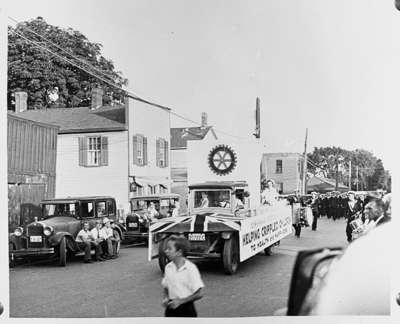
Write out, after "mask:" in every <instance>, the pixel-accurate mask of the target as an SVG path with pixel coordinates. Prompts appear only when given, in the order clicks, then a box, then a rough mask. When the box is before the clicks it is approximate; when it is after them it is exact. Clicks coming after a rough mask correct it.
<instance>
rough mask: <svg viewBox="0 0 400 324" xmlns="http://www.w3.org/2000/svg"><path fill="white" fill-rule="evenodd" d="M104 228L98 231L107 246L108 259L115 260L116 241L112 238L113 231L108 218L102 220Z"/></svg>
mask: <svg viewBox="0 0 400 324" xmlns="http://www.w3.org/2000/svg"><path fill="white" fill-rule="evenodd" d="M103 223H104V226H103V228H102V229H101V231H100V236H101V238H102V239H103V240H104V242H105V244H106V245H107V252H108V258H110V259H115V258H116V257H117V251H116V246H117V243H118V242H117V239H116V238H115V237H114V230H113V228H112V227H111V221H110V220H109V219H108V218H104V219H103Z"/></svg>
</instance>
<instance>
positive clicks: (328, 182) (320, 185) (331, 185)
mask: <svg viewBox="0 0 400 324" xmlns="http://www.w3.org/2000/svg"><path fill="white" fill-rule="evenodd" d="M307 188H308V190H311V189H313V190H315V191H321V190H325V191H326V190H328V191H329V190H334V189H335V188H336V181H335V180H334V179H328V178H322V177H317V176H314V177H312V178H311V179H309V180H308V181H307ZM338 190H340V191H343V190H344V191H346V190H348V187H347V186H345V185H344V184H343V183H338Z"/></svg>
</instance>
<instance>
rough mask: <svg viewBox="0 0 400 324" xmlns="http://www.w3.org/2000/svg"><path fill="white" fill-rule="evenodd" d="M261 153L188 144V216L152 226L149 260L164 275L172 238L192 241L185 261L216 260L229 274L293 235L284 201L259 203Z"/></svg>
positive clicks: (254, 148) (250, 147)
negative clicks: (153, 262) (156, 261)
mask: <svg viewBox="0 0 400 324" xmlns="http://www.w3.org/2000/svg"><path fill="white" fill-rule="evenodd" d="M263 150H264V149H263V147H262V146H261V145H260V144H259V143H257V142H254V143H253V142H251V143H249V142H243V143H231V142H230V143H226V142H223V141H218V140H208V141H191V142H189V143H188V152H187V154H188V157H189V158H188V185H189V186H188V190H189V195H188V212H187V213H186V214H183V215H180V216H179V217H170V218H165V219H161V220H158V221H157V222H155V223H154V224H152V225H151V226H150V228H149V250H148V259H149V261H150V260H152V259H155V258H158V261H159V266H160V268H161V270H162V271H163V270H164V267H165V265H166V263H167V262H168V260H167V258H166V255H165V253H164V249H165V246H166V241H167V238H168V237H169V236H170V235H184V236H185V237H186V238H187V239H188V240H189V241H190V250H189V253H188V257H189V258H207V259H211V258H212V259H215V260H217V261H220V262H222V264H223V267H224V270H225V272H226V273H228V274H233V273H235V272H236V271H237V269H238V266H239V264H240V263H241V262H243V261H245V260H247V259H249V258H250V257H252V256H254V255H256V254H258V253H260V252H263V251H264V252H265V254H267V255H270V254H271V251H272V248H273V247H274V246H275V245H276V243H277V242H279V241H280V240H281V239H282V238H284V237H285V236H287V235H289V234H291V228H292V212H291V208H290V206H288V205H287V203H286V201H276V203H274V204H272V205H268V206H267V205H261V203H260V201H261V199H260V193H261V190H260V186H261V174H260V173H261V168H260V166H261V160H262V155H263Z"/></svg>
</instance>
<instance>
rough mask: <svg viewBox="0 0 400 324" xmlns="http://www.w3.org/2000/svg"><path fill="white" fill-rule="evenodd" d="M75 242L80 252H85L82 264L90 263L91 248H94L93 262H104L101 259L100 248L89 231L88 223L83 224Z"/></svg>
mask: <svg viewBox="0 0 400 324" xmlns="http://www.w3.org/2000/svg"><path fill="white" fill-rule="evenodd" d="M75 242H76V243H77V244H78V247H79V248H80V249H81V250H84V251H85V257H84V262H85V263H92V256H91V248H92V247H94V248H95V252H96V254H95V260H96V261H104V259H103V258H101V256H100V255H101V253H102V250H101V247H100V244H99V243H98V242H96V240H95V238H94V237H93V235H92V233H91V232H90V230H89V222H84V223H83V228H82V229H81V230H80V231H79V233H78V235H77V236H76V239H75Z"/></svg>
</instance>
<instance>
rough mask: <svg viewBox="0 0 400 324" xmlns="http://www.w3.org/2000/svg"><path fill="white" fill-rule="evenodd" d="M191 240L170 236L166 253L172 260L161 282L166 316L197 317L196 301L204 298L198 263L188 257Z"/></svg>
mask: <svg viewBox="0 0 400 324" xmlns="http://www.w3.org/2000/svg"><path fill="white" fill-rule="evenodd" d="M188 250H189V242H188V240H187V239H186V238H184V237H181V236H179V237H178V236H174V235H173V236H171V237H169V238H168V241H167V247H166V249H165V254H166V256H167V257H168V259H169V260H170V262H169V263H168V264H167V265H166V267H165V274H164V278H163V280H162V282H161V284H162V287H163V288H164V289H163V291H164V298H163V302H162V304H163V306H164V307H165V316H166V317H197V312H196V308H195V306H194V302H195V301H196V300H198V299H200V298H202V289H203V288H204V283H203V281H202V279H201V276H200V272H199V270H198V269H197V267H196V265H195V264H194V263H192V262H190V261H189V260H187V259H186V253H187V251H188Z"/></svg>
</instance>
